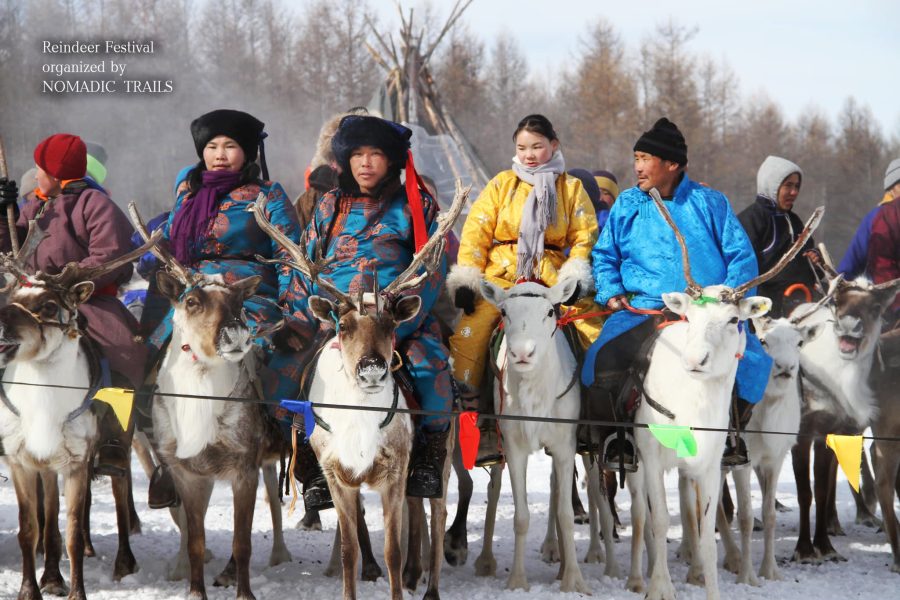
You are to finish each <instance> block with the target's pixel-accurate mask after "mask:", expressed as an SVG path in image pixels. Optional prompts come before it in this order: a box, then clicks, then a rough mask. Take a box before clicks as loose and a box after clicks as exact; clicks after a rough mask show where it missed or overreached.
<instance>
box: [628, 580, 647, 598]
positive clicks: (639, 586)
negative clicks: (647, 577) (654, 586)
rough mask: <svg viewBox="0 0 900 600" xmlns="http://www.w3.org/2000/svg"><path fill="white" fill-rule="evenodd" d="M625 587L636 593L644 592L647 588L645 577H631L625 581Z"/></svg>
mask: <svg viewBox="0 0 900 600" xmlns="http://www.w3.org/2000/svg"><path fill="white" fill-rule="evenodd" d="M625 589H626V590H628V591H629V592H634V593H635V594H643V593H644V590H645V589H647V588H646V586H645V584H644V578H643V577H629V578H628V581H626V582H625Z"/></svg>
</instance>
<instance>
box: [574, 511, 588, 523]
mask: <svg viewBox="0 0 900 600" xmlns="http://www.w3.org/2000/svg"><path fill="white" fill-rule="evenodd" d="M590 522H591V520H590V518H589V517H588V515H587V513H586V512H581V513H577V514H576V515H575V524H576V525H587V524H588V523H590Z"/></svg>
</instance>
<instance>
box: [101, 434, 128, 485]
mask: <svg viewBox="0 0 900 600" xmlns="http://www.w3.org/2000/svg"><path fill="white" fill-rule="evenodd" d="M129 458H130V457H129V455H128V450H127V449H126V448H125V447H124V446H122V445H121V444H119V443H117V442H114V441H109V440H107V441H105V442H103V443H102V444H100V445H99V446H98V447H97V451H96V452H95V453H94V474H95V475H108V476H109V477H126V476H127V475H128V459H129Z"/></svg>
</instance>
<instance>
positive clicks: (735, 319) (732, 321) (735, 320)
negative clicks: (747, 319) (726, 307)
mask: <svg viewBox="0 0 900 600" xmlns="http://www.w3.org/2000/svg"><path fill="white" fill-rule="evenodd" d="M728 323H729V325H737V323H738V318H737V317H731V318H730V319H728Z"/></svg>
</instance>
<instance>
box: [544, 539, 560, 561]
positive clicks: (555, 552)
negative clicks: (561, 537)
mask: <svg viewBox="0 0 900 600" xmlns="http://www.w3.org/2000/svg"><path fill="white" fill-rule="evenodd" d="M541 560H542V561H544V562H545V563H550V564H552V563H558V562H559V544H558V543H557V542H555V541H553V542H544V543H543V544H541Z"/></svg>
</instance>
